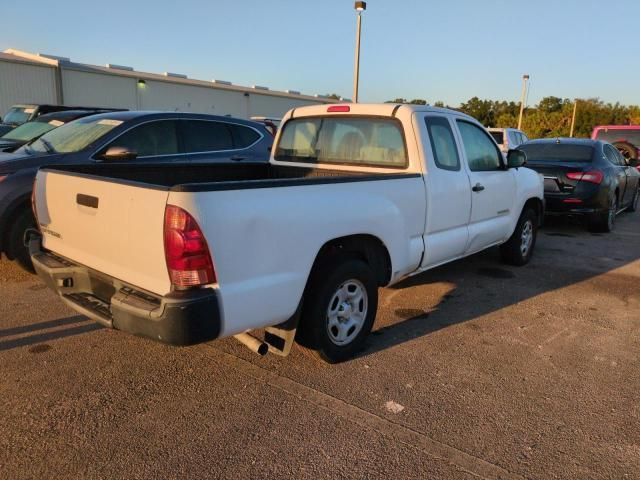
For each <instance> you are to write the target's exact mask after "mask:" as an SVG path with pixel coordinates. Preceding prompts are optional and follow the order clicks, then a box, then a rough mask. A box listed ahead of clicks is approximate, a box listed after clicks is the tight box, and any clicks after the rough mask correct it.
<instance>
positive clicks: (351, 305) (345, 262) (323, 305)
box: [298, 256, 378, 363]
mask: <svg viewBox="0 0 640 480" xmlns="http://www.w3.org/2000/svg"><path fill="white" fill-rule="evenodd" d="M377 308H378V285H377V283H376V278H375V275H374V273H373V271H372V270H371V268H370V267H369V265H367V264H366V263H365V262H364V261H362V260H358V259H355V258H352V257H345V256H340V257H334V258H333V259H329V260H328V261H327V262H326V264H325V265H323V266H322V267H320V268H318V269H317V271H315V272H314V273H313V274H312V277H311V279H310V283H309V286H308V288H307V291H306V293H305V298H304V305H303V309H302V319H301V322H300V326H299V328H298V334H299V335H298V340H299V343H301V344H302V345H304V346H306V347H309V348H311V349H313V350H315V351H316V353H317V354H318V355H319V356H320V357H321V358H322V359H323V360H325V361H327V362H329V363H338V362H342V361H344V360H347V359H349V358H352V357H353V356H354V355H356V354H357V353H358V352H359V351H360V349H361V348H362V346H363V343H364V340H365V339H366V337H367V335H369V333H370V332H371V328H372V327H373V322H374V320H375V317H376V310H377Z"/></svg>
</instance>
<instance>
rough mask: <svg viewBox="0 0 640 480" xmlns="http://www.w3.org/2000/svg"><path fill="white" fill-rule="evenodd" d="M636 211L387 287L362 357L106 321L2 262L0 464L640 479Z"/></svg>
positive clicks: (170, 473) (134, 470) (8, 474)
mask: <svg viewBox="0 0 640 480" xmlns="http://www.w3.org/2000/svg"><path fill="white" fill-rule="evenodd" d="M639 258H640V215H638V214H622V215H621V216H620V217H619V221H618V228H617V231H616V232H615V233H614V234H610V235H604V234H603V235H595V234H590V233H588V232H587V231H586V230H585V229H584V228H583V227H582V226H581V225H579V224H577V223H571V222H565V221H555V222H552V223H550V224H548V225H547V226H546V227H545V229H543V230H542V231H541V232H540V235H539V237H538V244H537V247H536V254H535V257H534V259H533V261H532V262H531V264H530V265H528V266H526V267H523V268H515V267H506V266H504V265H501V264H500V262H499V256H498V252H497V250H495V249H494V250H490V251H487V252H485V253H482V254H479V255H476V256H474V257H472V258H469V259H466V260H462V261H458V262H456V263H453V264H451V265H447V266H444V267H440V268H438V269H435V270H433V271H430V272H427V273H425V274H422V275H419V276H417V277H414V278H412V279H409V280H408V281H405V282H404V283H403V284H401V285H398V286H395V287H393V288H389V289H384V290H382V291H381V299H380V308H379V313H378V321H377V323H376V326H375V332H374V334H373V335H372V336H371V337H370V339H369V341H368V344H367V348H366V350H365V351H364V352H363V353H362V355H361V356H360V357H359V358H357V359H355V360H353V361H350V362H346V363H344V364H341V365H327V364H324V363H322V362H320V361H318V360H317V359H316V358H315V356H314V355H313V354H312V353H310V352H308V351H306V350H304V349H301V348H299V347H295V348H294V350H293V352H292V354H291V355H290V356H289V357H288V358H285V359H282V358H279V357H275V356H267V357H263V358H260V357H258V356H256V355H254V354H253V353H251V352H249V351H248V350H247V349H246V348H244V347H242V346H241V345H239V344H238V343H237V342H235V341H234V340H222V341H217V342H212V343H210V344H203V345H198V346H194V347H189V348H172V347H167V346H164V345H160V344H157V343H154V342H152V341H148V340H144V339H140V338H136V337H132V336H129V335H126V334H122V333H119V332H115V331H111V330H107V329H103V328H100V327H98V326H97V325H96V324H94V323H93V322H90V321H88V320H86V319H85V318H83V317H80V316H77V315H76V314H75V313H74V312H72V311H71V310H69V309H68V308H66V307H65V306H64V305H63V304H62V303H61V302H60V301H59V300H58V299H57V298H56V296H55V295H54V294H53V293H52V292H50V291H49V290H47V289H46V288H45V287H44V286H43V285H42V284H41V283H40V282H39V281H38V279H37V278H35V277H32V276H30V275H28V274H24V273H22V272H21V271H20V270H18V269H17V267H15V266H14V265H13V264H10V263H7V262H1V263H0V364H1V365H2V372H3V374H2V376H1V377H0V392H1V393H0V411H1V412H2V415H0V478H11V479H21V478H109V479H112V478H122V479H134V478H159V479H166V478H230V479H231V478H233V479H238V478H256V477H263V478H296V479H297V478H314V479H317V478H323V479H324V478H416V479H426V478H446V479H449V478H451V479H457V478H477V477H481V478H531V479H552V478H572V479H573V478H580V479H586V478H603V479H604V478H606V479H609V478H629V479H636V478H640V421H639V420H640V419H639V416H640V408H639V405H640V403H639V401H638V392H640V362H639V361H638V353H639V352H640V315H639V314H638V309H639V308H640V292H639V291H638V285H640V261H639Z"/></svg>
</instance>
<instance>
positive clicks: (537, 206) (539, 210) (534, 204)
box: [522, 198, 544, 225]
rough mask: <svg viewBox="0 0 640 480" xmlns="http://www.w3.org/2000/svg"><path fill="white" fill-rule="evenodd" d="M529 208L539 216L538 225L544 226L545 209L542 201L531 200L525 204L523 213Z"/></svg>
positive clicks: (537, 199)
mask: <svg viewBox="0 0 640 480" xmlns="http://www.w3.org/2000/svg"><path fill="white" fill-rule="evenodd" d="M527 208H533V209H534V211H535V212H536V215H537V216H538V223H539V224H540V225H542V221H543V217H544V215H543V214H544V211H543V209H544V207H543V206H542V200H540V199H539V198H530V199H529V200H527V201H526V202H525V204H524V207H522V211H523V212H524V211H525V210H526V209H527Z"/></svg>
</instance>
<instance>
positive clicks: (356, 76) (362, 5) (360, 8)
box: [353, 2, 367, 103]
mask: <svg viewBox="0 0 640 480" xmlns="http://www.w3.org/2000/svg"><path fill="white" fill-rule="evenodd" d="M354 8H355V9H356V12H358V16H357V26H356V59H355V67H354V72H353V102H354V103H358V82H359V81H360V31H361V30H362V12H364V11H365V10H366V9H367V2H356V4H355V7H354Z"/></svg>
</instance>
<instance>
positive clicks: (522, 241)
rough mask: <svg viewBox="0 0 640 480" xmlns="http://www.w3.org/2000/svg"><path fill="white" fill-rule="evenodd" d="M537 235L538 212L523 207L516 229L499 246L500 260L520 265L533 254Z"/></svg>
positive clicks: (527, 260)
mask: <svg viewBox="0 0 640 480" xmlns="http://www.w3.org/2000/svg"><path fill="white" fill-rule="evenodd" d="M537 236H538V214H537V213H536V211H535V210H534V209H533V208H525V209H524V210H523V211H522V213H521V214H520V218H519V219H518V223H517V225H516V229H515V230H514V231H513V235H511V237H510V238H509V240H507V242H506V243H504V244H502V245H501V246H500V254H501V255H502V261H503V262H505V263H507V264H509V265H516V266H522V265H526V264H527V263H529V260H531V257H532V256H533V250H534V248H535V246H536V238H537Z"/></svg>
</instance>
